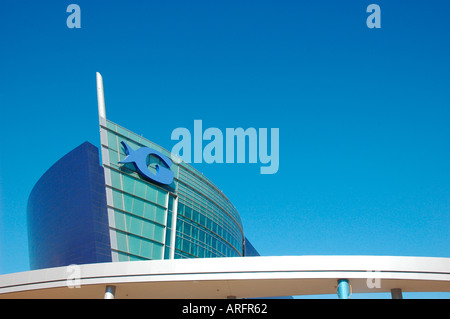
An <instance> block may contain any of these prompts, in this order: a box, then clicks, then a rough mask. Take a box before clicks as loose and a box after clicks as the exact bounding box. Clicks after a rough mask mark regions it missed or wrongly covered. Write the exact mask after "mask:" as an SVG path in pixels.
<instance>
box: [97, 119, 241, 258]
mask: <svg viewBox="0 0 450 319" xmlns="http://www.w3.org/2000/svg"><path fill="white" fill-rule="evenodd" d="M100 124H101V125H100V132H101V146H102V163H103V167H104V168H105V177H106V194H107V206H108V215H109V222H110V233H111V249H112V258H113V261H128V260H130V261H131V260H148V259H171V258H197V257H198V258H205V257H237V256H243V255H244V251H243V250H244V235H243V228H242V222H241V219H240V216H239V214H238V212H237V210H236V208H235V207H234V206H233V204H232V203H231V202H230V201H229V200H228V198H227V197H226V196H225V195H224V194H223V193H222V192H221V191H220V190H219V189H218V188H217V187H216V186H215V185H214V184H213V183H211V181H209V180H208V179H207V178H206V177H205V176H203V174H201V173H200V172H198V171H197V170H196V169H194V168H193V167H192V166H190V165H188V164H186V163H184V162H180V161H178V160H177V159H176V158H174V156H173V155H172V154H171V153H170V152H169V151H167V150H165V149H164V148H162V147H161V146H159V145H157V144H155V143H153V142H151V141H149V140H147V139H145V138H143V137H142V136H140V135H137V134H135V133H133V132H131V131H129V130H127V129H125V128H123V127H121V126H119V125H117V124H115V123H113V122H111V121H109V120H105V119H103V122H102V121H101V123H100ZM122 142H125V143H126V144H127V145H129V146H130V147H131V148H132V149H133V150H138V149H140V148H142V147H148V148H151V149H154V150H156V151H158V152H160V153H161V154H163V155H164V156H166V157H168V158H170V159H172V161H173V164H172V165H171V167H170V170H171V171H172V172H173V175H174V179H173V181H172V183H171V184H170V185H162V184H158V183H155V182H152V181H149V180H147V179H145V178H143V177H142V176H140V175H139V173H138V172H136V170H134V169H133V167H132V166H130V165H128V164H126V165H124V164H121V163H120V162H121V161H123V160H124V159H125V158H126V156H127V155H126V150H125V148H124V146H123V144H122ZM147 164H148V169H149V170H150V171H152V172H155V165H156V164H159V165H161V162H160V161H159V160H158V159H157V158H153V157H151V156H149V158H148V163H147Z"/></svg>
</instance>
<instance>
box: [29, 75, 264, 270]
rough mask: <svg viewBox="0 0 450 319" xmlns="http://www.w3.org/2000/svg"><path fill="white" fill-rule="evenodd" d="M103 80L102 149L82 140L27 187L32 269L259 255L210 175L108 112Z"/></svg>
mask: <svg viewBox="0 0 450 319" xmlns="http://www.w3.org/2000/svg"><path fill="white" fill-rule="evenodd" d="M97 80H98V76H97ZM100 83H101V90H99V91H98V93H99V124H100V142H101V150H100V151H99V149H98V148H97V147H95V146H94V145H92V144H90V143H88V142H85V143H83V144H82V145H80V146H79V147H77V148H76V149H74V150H73V151H71V152H70V153H68V154H67V155H66V156H64V157H63V158H61V159H60V160H59V161H58V162H57V163H55V164H54V165H53V166H52V167H51V168H50V169H49V170H48V171H47V172H46V173H45V174H44V175H43V176H42V177H41V178H40V180H39V181H38V182H37V183H36V185H35V187H34V188H33V190H32V192H31V194H30V197H29V200H28V207H27V217H28V234H29V251H30V252H29V254H30V266H31V268H32V269H39V268H49V267H56V266H64V265H69V264H86V263H98V262H111V261H112V262H119V261H136V260H155V259H156V260H157V259H177V258H209V257H239V256H244V255H246V252H247V255H248V256H250V255H258V253H257V252H256V250H255V249H254V248H253V247H252V246H251V244H249V243H248V240H246V238H245V236H244V232H243V226H242V221H241V218H240V216H239V214H238V212H237V210H236V208H235V207H234V206H233V204H232V203H231V202H230V200H229V199H228V198H227V197H226V196H225V195H224V194H223V193H222V192H221V191H220V190H219V189H218V188H217V187H216V186H215V185H214V184H213V183H212V182H211V181H210V180H209V179H207V178H206V177H205V176H203V174H201V173H200V172H198V171H197V170H196V169H195V168H193V167H192V166H190V165H189V164H186V163H184V162H182V161H181V160H180V159H179V158H177V157H176V156H175V155H172V154H171V153H170V152H169V151H167V150H165V149H164V148H162V147H161V146H159V145H156V144H155V143H153V142H151V141H150V140H148V139H145V138H143V137H142V136H139V135H137V134H135V133H133V132H131V131H129V130H127V129H125V128H123V127H121V126H120V125H118V124H115V123H113V122H111V121H109V120H107V119H106V115H105V110H104V100H103V80H101V82H100ZM97 84H99V82H98V83H97ZM99 153H100V154H101V160H100V159H99ZM100 163H101V165H100ZM246 243H247V246H248V247H247V249H246V248H245V246H246Z"/></svg>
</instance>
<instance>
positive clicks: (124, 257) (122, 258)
mask: <svg viewBox="0 0 450 319" xmlns="http://www.w3.org/2000/svg"><path fill="white" fill-rule="evenodd" d="M118 255H119V261H130V257H129V256H128V254H124V253H121V252H119V253H118Z"/></svg>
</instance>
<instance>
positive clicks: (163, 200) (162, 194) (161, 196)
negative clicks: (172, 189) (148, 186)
mask: <svg viewBox="0 0 450 319" xmlns="http://www.w3.org/2000/svg"><path fill="white" fill-rule="evenodd" d="M166 196H167V193H166V192H164V191H162V190H158V197H157V203H158V204H159V205H161V206H164V207H165V206H166Z"/></svg>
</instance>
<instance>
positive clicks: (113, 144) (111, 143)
mask: <svg viewBox="0 0 450 319" xmlns="http://www.w3.org/2000/svg"><path fill="white" fill-rule="evenodd" d="M108 147H109V148H111V149H113V150H115V151H117V137H116V134H114V133H111V132H108Z"/></svg>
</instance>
